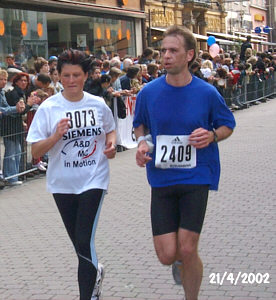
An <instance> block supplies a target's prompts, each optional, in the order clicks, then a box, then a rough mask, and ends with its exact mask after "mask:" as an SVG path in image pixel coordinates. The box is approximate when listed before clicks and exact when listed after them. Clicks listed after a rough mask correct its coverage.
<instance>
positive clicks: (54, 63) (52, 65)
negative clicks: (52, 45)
mask: <svg viewBox="0 0 276 300" xmlns="http://www.w3.org/2000/svg"><path fill="white" fill-rule="evenodd" d="M57 62H58V58H57V57H56V56H55V55H52V56H50V57H49V59H48V64H49V68H50V71H51V70H52V69H54V68H56V67H57Z"/></svg>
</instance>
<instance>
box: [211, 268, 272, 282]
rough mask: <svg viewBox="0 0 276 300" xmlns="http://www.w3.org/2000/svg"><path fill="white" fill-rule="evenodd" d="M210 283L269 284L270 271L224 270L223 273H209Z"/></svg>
mask: <svg viewBox="0 0 276 300" xmlns="http://www.w3.org/2000/svg"><path fill="white" fill-rule="evenodd" d="M209 283H210V284H216V285H223V284H224V283H225V284H227V283H228V284H229V283H230V284H232V285H237V284H238V283H241V284H269V283H270V278H269V273H256V274H255V273H246V272H238V273H233V272H227V271H225V272H223V273H211V274H210V275H209Z"/></svg>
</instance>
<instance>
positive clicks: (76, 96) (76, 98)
mask: <svg viewBox="0 0 276 300" xmlns="http://www.w3.org/2000/svg"><path fill="white" fill-rule="evenodd" d="M62 96H63V97H64V98H65V99H67V100H68V101H71V102H78V101H80V100H81V99H82V98H83V96H84V94H83V92H81V93H78V94H70V95H67V94H66V92H65V91H63V92H62Z"/></svg>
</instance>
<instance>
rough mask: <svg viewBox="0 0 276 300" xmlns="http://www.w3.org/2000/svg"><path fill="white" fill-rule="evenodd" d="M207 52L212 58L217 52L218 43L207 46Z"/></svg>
mask: <svg viewBox="0 0 276 300" xmlns="http://www.w3.org/2000/svg"><path fill="white" fill-rule="evenodd" d="M209 53H210V55H211V56H212V57H213V58H214V57H216V56H217V55H218V54H219V45H218V44H216V43H215V44H213V45H211V46H210V48H209Z"/></svg>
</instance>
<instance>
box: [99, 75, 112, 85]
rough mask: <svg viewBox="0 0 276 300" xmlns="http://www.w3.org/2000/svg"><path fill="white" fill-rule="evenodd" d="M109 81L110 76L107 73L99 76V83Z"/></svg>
mask: <svg viewBox="0 0 276 300" xmlns="http://www.w3.org/2000/svg"><path fill="white" fill-rule="evenodd" d="M110 81H111V76H109V75H108V74H103V75H102V76H101V78H100V82H101V83H105V82H110Z"/></svg>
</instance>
